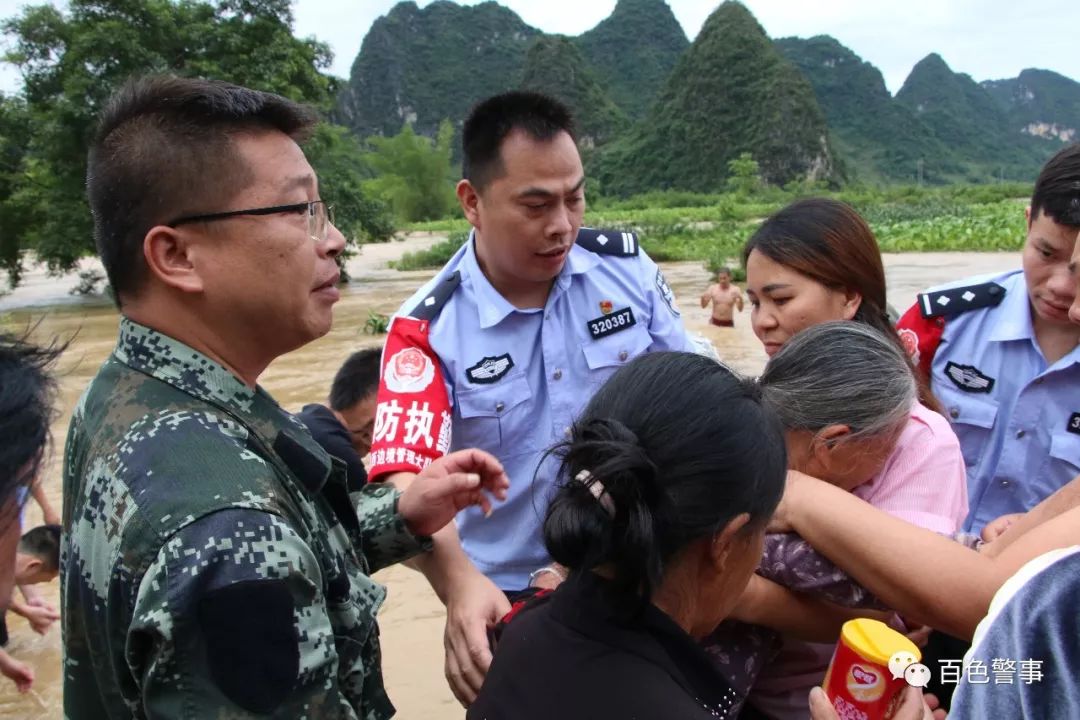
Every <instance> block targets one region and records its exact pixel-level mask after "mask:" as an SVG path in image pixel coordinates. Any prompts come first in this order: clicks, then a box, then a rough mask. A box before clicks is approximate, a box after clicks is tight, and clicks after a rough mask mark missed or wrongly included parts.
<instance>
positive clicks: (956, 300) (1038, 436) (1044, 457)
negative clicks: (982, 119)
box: [899, 145, 1080, 531]
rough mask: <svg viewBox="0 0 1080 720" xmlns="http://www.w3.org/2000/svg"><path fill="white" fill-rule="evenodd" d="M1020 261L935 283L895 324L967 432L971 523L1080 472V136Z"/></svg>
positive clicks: (1060, 163)
mask: <svg viewBox="0 0 1080 720" xmlns="http://www.w3.org/2000/svg"><path fill="white" fill-rule="evenodd" d="M1027 218H1028V236H1027V242H1026V243H1025V245H1024V250H1023V270H1022V271H1021V270H1016V271H1013V272H1009V273H1005V274H1003V275H997V276H983V277H977V278H970V279H968V280H965V281H962V282H959V283H954V284H951V285H947V286H943V287H941V288H936V289H933V290H930V291H928V292H926V293H924V294H922V295H920V296H919V299H918V302H917V303H916V305H915V306H914V307H912V308H911V309H910V310H909V311H908V312H907V313H906V314H905V315H904V317H903V318H902V319H901V321H900V324H899V332H900V334H901V337H902V338H903V339H904V340H905V342H906V343H907V344H908V347H909V349H911V350H913V355H914V359H915V360H916V364H917V365H919V367H920V368H921V369H922V370H923V371H924V372H927V373H928V374H929V377H930V384H931V389H932V390H933V392H934V394H935V395H936V396H937V397H938V398H939V399H940V400H941V403H942V405H943V407H944V411H945V413H946V415H947V416H948V417H949V419H950V420H951V421H952V424H953V429H954V430H955V431H956V434H957V436H958V437H959V439H960V445H961V448H962V450H963V453H964V460H965V463H966V465H967V473H968V502H969V505H970V514H969V515H968V518H967V521H966V522H965V527H964V529H965V530H966V531H979V530H981V529H982V527H983V526H984V525H986V524H987V523H988V522H990V521H992V520H994V519H995V518H998V517H1000V516H1003V515H1008V514H1012V513H1020V512H1024V511H1026V510H1029V509H1031V508H1032V507H1034V506H1035V505H1036V504H1038V502H1039V501H1040V500H1042V499H1044V498H1046V497H1047V496H1048V495H1050V494H1052V493H1053V492H1054V491H1055V490H1057V489H1058V488H1060V487H1061V486H1063V485H1065V484H1066V483H1067V482H1069V481H1070V480H1072V479H1073V478H1074V477H1076V476H1077V475H1078V474H1080V348H1078V347H1077V343H1078V342H1080V327H1078V326H1077V325H1075V324H1072V323H1070V322H1069V317H1068V311H1069V306H1070V305H1071V304H1072V302H1073V300H1074V298H1075V295H1076V293H1075V287H1074V285H1073V279H1072V276H1071V274H1070V271H1069V261H1070V259H1071V256H1072V254H1073V249H1074V247H1075V244H1076V238H1077V233H1078V228H1080V145H1073V146H1071V147H1068V148H1065V149H1064V150H1062V151H1061V152H1059V153H1058V154H1057V155H1055V156H1054V158H1053V159H1051V160H1050V162H1048V163H1047V164H1046V166H1045V167H1044V168H1043V170H1042V173H1041V174H1040V175H1039V179H1038V181H1037V182H1036V185H1035V191H1034V194H1033V196H1032V199H1031V206H1030V208H1029V209H1028V211H1027Z"/></svg>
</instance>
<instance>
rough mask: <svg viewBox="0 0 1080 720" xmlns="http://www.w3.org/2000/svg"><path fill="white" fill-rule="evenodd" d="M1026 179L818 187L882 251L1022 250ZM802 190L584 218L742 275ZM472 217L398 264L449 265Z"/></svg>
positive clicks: (661, 252)
mask: <svg viewBox="0 0 1080 720" xmlns="http://www.w3.org/2000/svg"><path fill="white" fill-rule="evenodd" d="M1030 193H1031V188H1030V187H1029V186H1026V185H1020V184H1016V183H1013V184H1001V185H975V186H972V185H953V186H947V187H941V188H926V187H922V188H920V187H915V186H893V187H890V188H886V189H875V188H857V187H853V188H848V189H846V190H843V191H839V192H822V191H818V192H814V193H813V194H814V195H825V196H829V197H834V198H836V199H838V200H843V201H844V202H847V203H849V204H851V205H852V206H853V207H854V208H855V209H856V210H858V211H859V213H860V214H862V216H863V217H864V218H866V220H867V222H869V223H870V226H871V228H872V229H873V230H874V234H875V235H876V237H877V239H878V244H879V245H880V246H881V250H882V252H929V251H946V250H952V251H997V250H1017V249H1019V247H1020V246H1021V244H1022V242H1023V238H1024V235H1025V232H1026V227H1025V223H1024V200H1026V198H1027V197H1028V196H1029V195H1030ZM805 196H806V193H801V192H798V191H789V190H780V189H776V188H764V189H761V190H759V191H757V192H754V193H751V194H743V193H724V194H716V195H705V194H694V193H682V192H654V193H649V194H646V195H639V196H634V197H630V198H626V199H618V198H601V199H599V200H598V201H597V202H594V203H591V204H590V206H589V209H588V210H587V211H586V214H585V224H586V225H588V226H590V227H604V228H614V229H624V230H634V231H635V232H637V233H638V235H639V237H640V239H641V246H642V248H644V249H645V251H646V252H647V253H649V256H650V257H652V258H653V259H654V260H656V261H660V262H663V261H701V262H703V263H705V265H706V267H707V268H708V269H709V272H715V269H716V268H717V267H720V266H728V267H730V268H731V269H732V271H733V272H734V273H735V275H736V276H737V277H740V276H741V272H742V271H741V268H740V267H739V265H740V255H741V252H742V247H743V244H744V243H745V242H746V240H747V238H749V237H750V235H751V234H752V233H753V232H754V229H755V228H756V227H757V225H758V224H759V223H760V222H761V220H763V219H764V218H766V217H768V215H769V214H771V213H773V212H775V211H777V210H779V209H780V208H782V207H783V206H785V205H787V204H788V203H790V202H792V201H794V200H797V199H798V198H800V197H805ZM467 228H468V223H467V222H466V221H465V220H445V221H442V222H441V223H423V224H414V225H411V226H409V227H408V230H413V231H417V230H427V231H432V232H440V231H443V232H446V231H449V232H451V233H452V234H451V235H450V237H449V238H448V239H447V240H445V241H443V242H440V243H438V244H436V245H434V246H433V247H431V248H430V249H428V250H425V251H423V252H417V253H407V254H406V255H405V256H404V257H403V258H402V259H401V260H399V261H397V262H396V263H392V267H395V268H397V269H398V270H424V269H437V268H440V267H442V266H443V265H444V264H445V263H446V262H447V261H448V260H449V259H450V257H451V256H452V255H453V254H454V253H455V252H457V250H458V249H459V248H460V247H461V244H462V243H463V242H465V240H466V238H467V237H468V231H467Z"/></svg>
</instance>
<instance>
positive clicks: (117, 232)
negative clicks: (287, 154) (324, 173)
mask: <svg viewBox="0 0 1080 720" xmlns="http://www.w3.org/2000/svg"><path fill="white" fill-rule="evenodd" d="M316 120H317V116H316V115H315V113H314V111H312V110H311V109H310V108H307V107H305V106H303V105H299V104H297V103H294V102H293V101H291V100H288V99H286V98H283V97H281V96H279V95H274V94H271V93H265V92H260V91H258V90H250V89H248V88H244V87H240V86H238V85H231V84H229V83H225V82H220V81H217V80H200V79H195V78H179V77H174V76H170V75H153V76H145V77H140V78H136V79H134V80H131V81H129V82H127V83H126V84H125V85H124V86H123V87H121V88H120V89H119V90H118V91H117V92H116V93H115V94H114V95H113V96H112V98H111V99H110V100H109V102H108V104H107V105H106V107H105V109H104V111H103V112H102V113H101V118H100V123H99V126H98V133H97V137H96V139H95V140H94V143H93V145H92V146H91V148H90V155H89V161H88V167H87V174H86V185H87V194H88V196H89V199H90V209H91V211H92V213H93V216H94V240H95V242H96V243H97V250H98V254H99V255H100V256H101V262H102V264H103V265H104V266H105V273H106V275H108V278H109V283H110V285H111V286H112V289H113V295H114V298H115V300H116V303H117V306H120V305H121V304H122V297H121V296H123V295H129V294H131V293H133V292H135V291H137V290H138V289H139V287H140V285H141V283H142V281H143V280H144V279H145V275H146V264H145V262H144V260H143V253H142V245H143V239H144V238H145V237H146V233H147V232H149V230H150V228H152V227H154V226H155V225H160V224H162V223H167V222H170V221H171V220H172V219H174V218H177V217H180V216H182V215H192V214H199V213H207V212H215V211H220V210H227V209H229V208H228V207H227V205H226V204H227V203H228V201H229V200H230V199H231V198H232V197H233V196H234V195H235V194H236V193H237V192H238V191H240V190H242V189H243V188H244V187H245V185H246V184H248V183H250V182H251V181H252V173H251V169H250V168H249V167H247V166H246V164H245V163H244V162H243V161H242V159H241V158H240V155H239V154H238V153H237V152H236V149H235V145H234V144H233V143H232V141H231V137H232V135H234V134H236V133H241V132H258V131H266V130H278V131H281V132H283V133H285V134H286V135H288V136H290V137H292V138H293V139H295V140H297V142H300V141H302V140H303V139H306V137H307V136H308V135H309V134H310V132H311V129H312V128H313V127H314V125H315V122H316Z"/></svg>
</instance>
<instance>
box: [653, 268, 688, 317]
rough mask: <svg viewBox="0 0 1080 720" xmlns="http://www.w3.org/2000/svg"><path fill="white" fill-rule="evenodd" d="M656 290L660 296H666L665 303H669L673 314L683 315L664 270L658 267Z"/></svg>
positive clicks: (669, 308)
mask: <svg viewBox="0 0 1080 720" xmlns="http://www.w3.org/2000/svg"><path fill="white" fill-rule="evenodd" d="M656 290H657V291H658V292H659V293H660V297H662V298H664V303H665V304H667V306H668V310H670V311H671V314H672V315H674V316H675V317H679V316H680V315H682V313H680V312H679V308H678V307H676V305H675V293H674V292H673V291H672V290H671V286H670V285H668V282H667V280H666V279H665V278H664V272H663V271H662V270H661V269H660V268H656Z"/></svg>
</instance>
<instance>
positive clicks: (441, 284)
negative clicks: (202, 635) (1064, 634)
mask: <svg viewBox="0 0 1080 720" xmlns="http://www.w3.org/2000/svg"><path fill="white" fill-rule="evenodd" d="M463 145H464V148H463V149H464V168H463V175H464V178H465V179H464V180H462V181H461V182H460V183H459V184H458V188H457V194H458V199H459V201H460V203H461V206H462V208H463V209H464V212H465V216H466V218H467V219H468V220H469V222H470V223H471V224H472V226H473V232H472V233H471V235H470V237H469V240H468V242H467V243H465V245H464V246H463V247H462V248H461V250H459V251H458V252H457V254H455V255H454V257H453V258H452V259H451V260H450V262H449V263H447V265H446V266H445V267H444V268H443V269H442V270H441V271H440V272H439V273H438V275H437V276H436V277H435V278H434V279H433V280H432V281H431V282H429V283H428V284H427V285H426V286H425V287H423V288H422V289H421V290H420V291H419V292H417V293H416V295H414V296H413V297H412V298H411V299H410V300H409V301H408V302H406V303H405V304H404V305H403V306H402V310H401V312H400V313H399V314H398V316H397V317H395V319H394V321H393V324H392V326H391V329H390V333H389V336H388V339H387V344H386V349H385V351H384V359H383V379H382V382H381V384H380V389H379V404H378V410H377V414H376V427H375V437H374V443H373V446H372V468H371V471H370V475H371V477H372V478H373V479H375V480H384V481H385V480H388V481H391V482H394V483H397V484H404V483H408V482H409V478H410V477H411V476H412V474H414V473H416V472H417V471H418V470H420V469H421V468H422V467H424V465H425V464H426V463H427V462H429V461H430V460H431V459H432V458H434V457H437V456H438V455H439V454H440V453H443V452H446V451H447V450H448V449H458V448H480V449H484V450H488V451H490V452H492V453H493V454H495V456H496V457H498V458H499V460H500V461H501V462H502V463H503V465H504V467H505V469H506V472H507V474H508V475H509V476H510V478H511V490H510V497H509V499H508V500H507V501H506V503H505V504H503V505H501V506H499V507H498V508H497V509H496V511H495V513H494V514H493V516H492V517H490V518H485V517H483V515H482V514H480V513H472V512H469V511H466V512H463V513H461V514H460V515H459V516H458V523H457V530H458V533H460V542H459V537H458V534H457V533H455V532H453V530H452V529H451V530H449V531H448V532H444V533H440V534H439V535H437V536H436V538H435V546H436V548H435V551H434V552H433V553H432V555H431V556H430V557H429V558H426V559H425V560H424V562H423V563H422V564H420V565H419V567H420V569H421V570H422V571H423V572H424V573H425V575H426V576H427V577H428V579H429V580H430V581H431V584H432V587H433V588H434V589H435V591H436V592H437V593H438V595H439V597H440V598H441V599H442V600H443V601H444V602H445V603H446V605H447V630H446V647H447V658H446V674H447V678H448V680H449V682H450V685H451V688H452V689H453V691H454V693H455V695H456V696H457V697H458V699H459V700H460V701H461V702H462V703H463V704H466V705H467V704H468V703H470V702H471V701H472V700H473V698H475V695H476V693H477V691H478V690H479V688H480V684H481V683H482V681H483V676H484V673H485V672H486V671H487V666H488V664H489V663H490V659H491V656H490V652H489V651H488V647H487V636H486V630H487V628H488V627H490V626H491V625H493V624H494V622H495V621H497V620H498V619H499V618H500V617H501V616H502V615H503V614H505V613H506V612H507V611H508V610H509V609H510V605H509V603H508V601H507V597H506V595H505V594H504V592H503V591H506V592H513V591H520V590H523V589H524V588H526V587H527V586H528V584H529V580H530V573H532V572H533V571H536V570H537V569H539V568H543V567H544V566H545V564H546V563H547V562H548V557H547V553H546V552H545V549H544V547H543V543H542V539H541V532H540V529H541V525H542V523H543V518H544V513H545V510H546V506H547V501H548V497H549V495H550V493H551V491H552V489H553V483H554V480H555V474H556V470H557V467H558V461H557V459H556V458H554V457H545V452H546V450H547V449H548V448H549V447H551V446H552V445H553V444H555V443H557V442H559V441H561V440H562V439H563V438H565V437H566V435H567V432H568V430H569V427H570V425H571V423H572V422H573V421H574V418H575V416H576V415H577V414H578V412H579V411H580V410H581V409H582V408H583V407H584V406H585V404H586V402H587V401H588V399H589V397H590V396H591V395H592V393H593V392H594V391H595V390H596V389H597V388H598V387H599V386H600V385H601V384H602V383H603V382H604V380H606V379H607V378H608V377H609V376H610V375H611V374H612V373H613V372H614V371H615V370H616V369H617V368H618V367H619V366H621V365H623V364H624V363H626V362H627V361H629V360H630V359H632V358H633V357H635V356H637V355H639V354H641V353H644V352H650V351H658V350H692V349H694V344H693V343H692V341H691V340H690V339H689V338H688V337H687V335H686V332H685V331H684V329H683V325H682V321H681V318H680V315H679V310H678V308H677V306H676V304H675V299H674V297H673V296H672V292H671V289H670V288H669V287H668V285H667V283H666V282H665V280H664V277H663V275H662V273H661V272H660V270H659V269H658V268H657V266H656V263H654V262H653V261H652V260H650V259H649V258H648V256H646V255H645V253H644V252H643V251H642V250H641V249H640V247H639V246H638V238H637V236H636V235H635V234H634V233H629V232H621V231H608V230H591V229H584V228H581V222H582V214H583V212H584V209H585V197H584V189H585V188H584V185H585V176H584V171H583V169H582V164H581V158H580V156H579V154H578V151H577V147H576V144H575V140H574V135H573V125H572V120H571V117H570V114H569V111H568V110H567V109H566V108H565V107H563V106H562V105H561V104H560V103H558V102H557V101H554V100H552V99H550V98H547V97H544V96H542V95H537V94H534V93H526V92H512V93H507V94H504V95H500V96H496V97H494V98H490V99H488V100H486V101H484V102H482V103H480V104H479V105H478V106H477V107H476V108H474V109H473V111H472V113H471V115H470V117H469V119H468V120H467V121H466V123H465V127H464V131H463ZM641 391H642V392H643V393H648V392H649V388H642V389H641ZM462 548H464V550H463V549H462ZM547 572H548V573H549V574H552V575H556V574H558V572H559V570H558V569H551V570H548V571H547Z"/></svg>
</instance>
